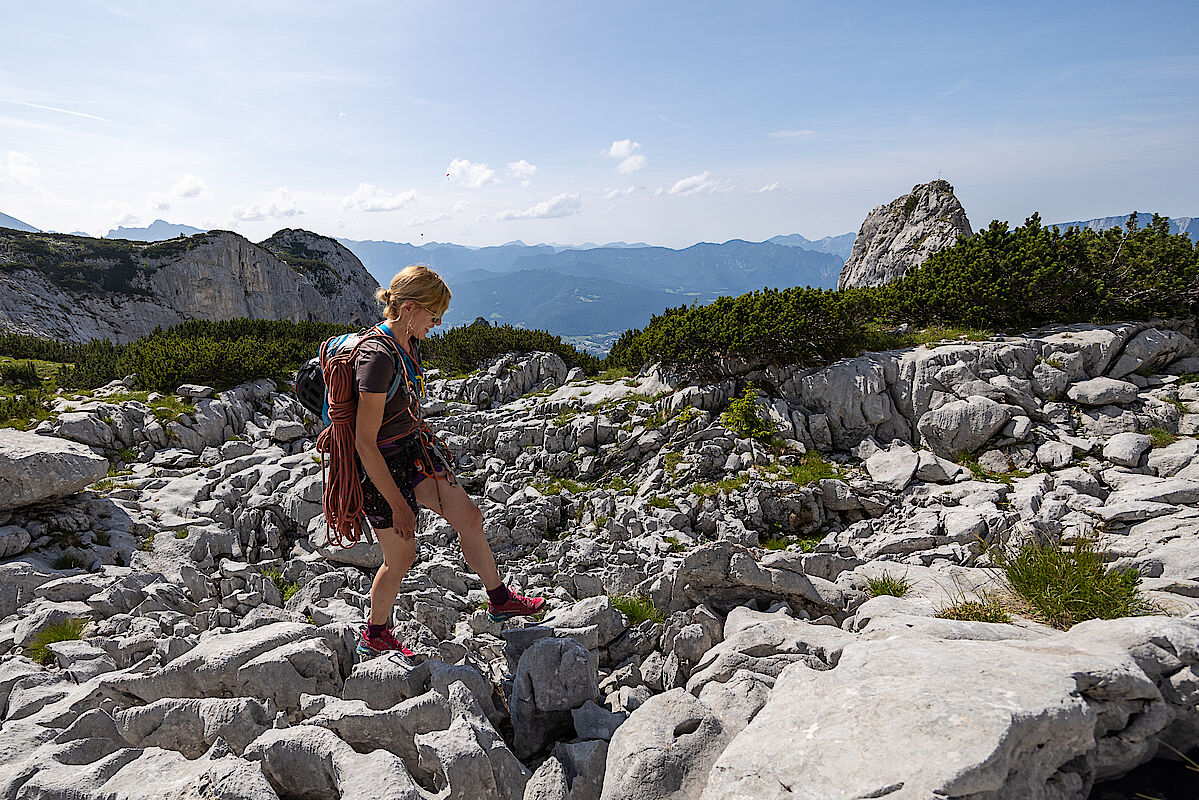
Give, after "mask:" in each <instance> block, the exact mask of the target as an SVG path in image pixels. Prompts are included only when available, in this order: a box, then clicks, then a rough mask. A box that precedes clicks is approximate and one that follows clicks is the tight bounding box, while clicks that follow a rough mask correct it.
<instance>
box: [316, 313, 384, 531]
mask: <svg viewBox="0 0 1199 800" xmlns="http://www.w3.org/2000/svg"><path fill="white" fill-rule="evenodd" d="M375 339H386V340H387V341H388V342H390V344H391V346H392V347H393V348H394V349H395V351H396V355H397V358H396V378H395V380H394V381H393V382H392V385H391V387H390V388H389V389H388V391H387V399H388V400H390V399H391V398H392V397H393V396H394V395H395V393H396V392H397V391H399V388H400V386H401V385H402V384H401V381H403V380H404V378H405V375H406V373H405V369H404V365H403V363H402V362H401V358H400V348H399V346H398V345H396V343H395V340H394V339H393V338H392V337H391V331H390V329H389V328H388V327H387V323H382V324H380V325H377V326H376V327H374V328H371V329H368V330H366V331H361V332H359V333H347V334H343V335H341V336H334V337H332V338H330V339H326V340H325V341H324V342H323V343H322V344H321V350H320V355H319V356H317V357H316V358H315V359H312V360H310V361H309V362H308V363H306V364H305V365H304V366H303V368H301V370H300V374H299V375H297V377H296V398H297V399H298V400H299V401H300V404H301V405H303V406H304V408H306V409H307V410H309V411H311V412H312V413H313V414H320V416H321V418H322V419H324V420H325V422H326V427H325V429H324V430H322V431H321V432H320V435H318V436H317V437H316V449H317V452H319V453H320V457H321V480H322V481H323V482H324V491H323V492H322V497H321V501H322V505H323V507H324V511H325V523H326V525H327V526H328V529H327V538H328V541H329V544H331V545H333V546H335V547H353V546H354V545H355V544H357V543H358V540H359V538H361V536H362V482H361V478H360V476H359V473H358V468H357V461H356V458H357V445H356V442H355V439H354V423H355V421H356V419H357V413H358V409H357V403H356V402H355V401H354V359H355V358H356V357H357V355H358V349H359V348H360V347H361V346H362V345H363V344H364V343H365V342H368V341H371V340H375ZM314 362H315V366H314ZM326 456H328V458H326Z"/></svg>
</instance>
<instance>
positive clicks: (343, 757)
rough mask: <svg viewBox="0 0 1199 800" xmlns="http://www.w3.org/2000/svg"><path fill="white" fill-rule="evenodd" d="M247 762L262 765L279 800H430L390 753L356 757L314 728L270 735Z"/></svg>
mask: <svg viewBox="0 0 1199 800" xmlns="http://www.w3.org/2000/svg"><path fill="white" fill-rule="evenodd" d="M243 757H244V758H246V759H247V760H250V761H256V762H259V763H260V764H261V766H262V772H263V773H264V774H265V775H266V777H267V780H269V781H270V782H271V785H272V786H273V787H274V788H275V790H276V791H277V792H278V793H279V795H280V796H281V797H303V798H325V797H345V798H350V797H353V798H360V800H427V795H426V794H425V792H424V791H423V790H421V788H420V787H419V786H418V785H417V784H416V782H415V781H414V780H413V779H412V776H411V775H410V774H409V773H408V770H407V769H406V768H405V766H404V762H403V761H402V760H401V759H400V758H399V757H398V756H396V755H393V754H392V753H389V752H387V751H386V750H375V751H373V752H371V753H358V752H356V751H355V750H354V749H353V748H352V747H350V745H348V744H346V743H345V742H343V741H342V740H341V739H339V738H337V734H335V733H334V732H333V731H331V730H328V729H326V728H322V727H319V726H316V725H297V726H295V727H292V728H283V729H276V730H269V731H267V732H266V733H264V734H262V735H261V736H259V737H258V738H257V739H255V740H254V741H253V742H252V743H251V744H250V745H249V746H248V747H247V748H246V751H245V753H244V754H243Z"/></svg>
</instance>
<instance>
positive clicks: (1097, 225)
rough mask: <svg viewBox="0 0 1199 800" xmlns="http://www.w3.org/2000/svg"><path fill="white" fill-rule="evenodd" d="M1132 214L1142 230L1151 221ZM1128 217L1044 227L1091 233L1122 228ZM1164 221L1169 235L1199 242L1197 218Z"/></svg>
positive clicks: (1140, 213) (1143, 214)
mask: <svg viewBox="0 0 1199 800" xmlns="http://www.w3.org/2000/svg"><path fill="white" fill-rule="evenodd" d="M1134 213H1136V215H1137V224H1138V225H1139V226H1141V227H1142V228H1143V227H1145V226H1146V225H1147V224H1149V221H1150V220H1152V219H1153V214H1152V213H1146V212H1144V211H1137V212H1134ZM1130 216H1131V214H1123V215H1118V216H1114V217H1096V218H1095V219H1085V220H1079V221H1075V222H1054V223H1051V224H1049V225H1046V226H1045V227H1047V228H1058V229H1059V230H1062V231H1064V230H1066V229H1067V228H1089V229H1091V230H1093V231H1103V230H1107V229H1108V228H1123V227H1124V224H1125V223H1126V222H1128V218H1129V217H1130ZM1166 220H1167V221H1168V222H1169V223H1170V233H1184V234H1186V235H1187V236H1189V237H1190V239H1191V241H1192V242H1194V241H1199V217H1167V218H1166Z"/></svg>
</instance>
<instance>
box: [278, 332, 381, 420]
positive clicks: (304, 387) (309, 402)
mask: <svg viewBox="0 0 1199 800" xmlns="http://www.w3.org/2000/svg"><path fill="white" fill-rule="evenodd" d="M377 327H378V328H379V329H381V330H382V331H383V332H384V334H385V335H386V336H385V338H387V339H388V340H390V341H391V342H392V344H393V346H394V343H395V340H394V339H392V338H391V329H390V328H388V327H387V323H382V324H380V325H378V326H377ZM368 338H376V339H377V338H383V337H381V336H379V335H373V334H372V333H371V329H367V330H364V331H359V332H358V333H345V334H342V335H341V336H334V337H332V338H330V339H327V340H325V341H324V342H323V343H322V344H321V349H320V353H321V354H323V355H324V356H325V358H326V360H329V359H332V358H335V357H336V356H338V355H339V354H342V353H354V354H356V352H357V349H356V348H357V346H358V345H359V344H361V343H362V342H364V341H366V340H367V339H368ZM396 350H397V351H398V350H399V348H396ZM396 362H397V364H396V367H397V369H396V377H395V380H394V381H392V383H391V386H390V388H388V390H387V400H388V401H389V402H390V401H391V398H393V397H395V394H396V392H398V391H399V390H400V386H401V385H403V384H402V382H403V380H404V372H403V370H401V369H399V358H397V359H396ZM351 363H352V359H351ZM295 394H296V399H297V400H299V401H300V405H301V406H303V407H304V409H305V410H306V411H308V413H310V414H312V415H313V416H314V417H319V418H320V419H321V420H322V421H323V422H324V423H325V425H329V424H330V423H331V422H332V419H330V417H329V390H328V387H327V385H326V383H325V372H324V370H323V369H322V368H321V355H316V356H313V357H312V358H310V359H308V361H306V362H305V363H304V365H303V366H301V367H300V369H299V371H298V372H297V373H296V385H295Z"/></svg>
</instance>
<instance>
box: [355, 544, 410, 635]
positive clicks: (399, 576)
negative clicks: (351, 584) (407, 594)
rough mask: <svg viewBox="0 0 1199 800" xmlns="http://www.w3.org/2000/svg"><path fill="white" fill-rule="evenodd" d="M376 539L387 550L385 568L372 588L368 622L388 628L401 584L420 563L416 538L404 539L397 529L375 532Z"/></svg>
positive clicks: (382, 567) (378, 573) (384, 552)
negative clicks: (413, 566)
mask: <svg viewBox="0 0 1199 800" xmlns="http://www.w3.org/2000/svg"><path fill="white" fill-rule="evenodd" d="M375 538H376V539H378V540H379V546H380V547H382V548H383V565H382V566H381V567H379V571H378V572H376V573H375V582H374V583H372V584H371V613H370V616H369V617H367V622H370V623H371V624H372V625H386V624H387V620H388V618H389V617H390V616H391V607H392V606H393V605H395V601H396V595H398V594H399V593H400V584H401V583H403V582H404V576H405V575H407V574H408V570H409V569H411V568H412V563H413V562H414V561H415V560H416V537H415V536H413V537H412V538H411V539H404V538H402V537H401V536H400V535H399V533H397V532H396V529H395V528H381V529H379V530H376V531H375Z"/></svg>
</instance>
